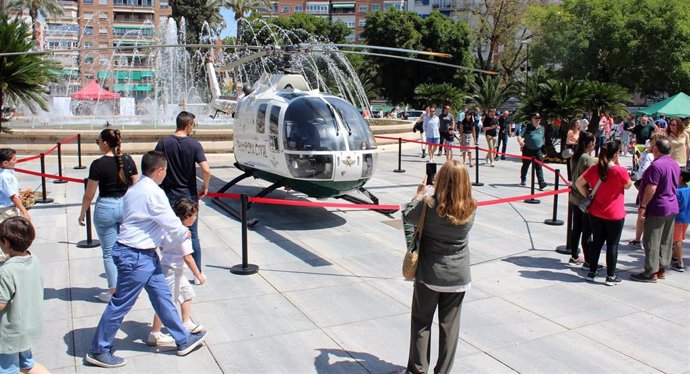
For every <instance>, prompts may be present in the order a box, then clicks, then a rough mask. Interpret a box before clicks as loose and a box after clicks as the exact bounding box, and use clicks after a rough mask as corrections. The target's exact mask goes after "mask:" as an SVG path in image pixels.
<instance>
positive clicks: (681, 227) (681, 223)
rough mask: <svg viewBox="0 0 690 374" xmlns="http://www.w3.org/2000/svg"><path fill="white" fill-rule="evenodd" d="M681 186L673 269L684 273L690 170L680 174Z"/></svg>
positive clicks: (689, 209)
mask: <svg viewBox="0 0 690 374" xmlns="http://www.w3.org/2000/svg"><path fill="white" fill-rule="evenodd" d="M680 178H681V185H680V186H678V188H677V189H676V196H677V197H678V215H676V224H675V225H674V227H673V256H672V257H673V260H672V261H671V269H673V270H676V271H680V272H683V271H685V263H684V262H683V239H685V233H686V232H687V231H688V224H689V223H690V186H688V182H690V170H688V169H687V168H683V169H682V170H681V172H680Z"/></svg>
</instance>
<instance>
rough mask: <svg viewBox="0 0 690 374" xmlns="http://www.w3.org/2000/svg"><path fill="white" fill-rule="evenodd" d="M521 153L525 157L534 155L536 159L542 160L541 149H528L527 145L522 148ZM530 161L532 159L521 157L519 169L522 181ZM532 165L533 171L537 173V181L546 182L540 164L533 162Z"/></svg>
mask: <svg viewBox="0 0 690 374" xmlns="http://www.w3.org/2000/svg"><path fill="white" fill-rule="evenodd" d="M522 155H523V156H525V157H530V158H531V157H534V158H535V159H537V160H543V159H544V155H543V154H542V153H541V149H529V148H527V147H524V148H522ZM531 163H532V160H529V159H522V168H521V169H520V180H521V181H524V180H526V179H527V171H528V170H529V164H531ZM532 167H533V168H534V171H535V172H536V174H537V181H539V184H540V185H544V184H546V182H544V171H543V170H542V167H541V164H539V163H537V162H535V163H534V164H533V165H532Z"/></svg>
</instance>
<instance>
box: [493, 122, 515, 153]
mask: <svg viewBox="0 0 690 374" xmlns="http://www.w3.org/2000/svg"><path fill="white" fill-rule="evenodd" d="M512 125H513V121H512V120H511V119H510V112H509V111H507V110H506V111H504V112H503V114H502V115H501V116H500V117H498V142H497V143H496V150H497V151H500V152H501V160H505V159H506V147H507V146H508V137H510V136H513V130H512Z"/></svg>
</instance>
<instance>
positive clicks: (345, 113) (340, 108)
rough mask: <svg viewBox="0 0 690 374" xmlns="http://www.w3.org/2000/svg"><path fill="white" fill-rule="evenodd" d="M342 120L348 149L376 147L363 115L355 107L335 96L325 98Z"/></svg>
mask: <svg viewBox="0 0 690 374" xmlns="http://www.w3.org/2000/svg"><path fill="white" fill-rule="evenodd" d="M326 101H328V102H329V103H330V104H331V105H332V106H333V108H335V110H336V112H338V115H339V116H340V118H341V119H342V121H343V124H344V125H345V127H346V128H347V129H348V135H349V136H348V137H347V141H348V145H349V147H350V150H367V149H376V141H375V140H374V136H373V134H372V133H371V131H370V130H369V126H368V125H367V123H366V121H365V120H364V117H362V115H361V114H359V112H358V111H357V109H356V108H355V107H353V106H352V105H350V103H348V102H347V101H345V100H343V99H339V98H336V97H328V98H326Z"/></svg>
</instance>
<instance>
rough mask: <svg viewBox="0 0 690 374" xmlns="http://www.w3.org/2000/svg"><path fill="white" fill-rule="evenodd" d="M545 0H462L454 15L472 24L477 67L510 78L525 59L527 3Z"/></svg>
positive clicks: (537, 3) (534, 4) (529, 36)
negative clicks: (494, 71)
mask: <svg viewBox="0 0 690 374" xmlns="http://www.w3.org/2000/svg"><path fill="white" fill-rule="evenodd" d="M546 3H547V1H545V0H481V1H471V0H465V1H464V6H462V7H461V8H460V9H459V10H458V11H457V12H456V15H457V16H458V17H459V18H460V19H462V20H464V21H466V22H467V23H468V24H470V25H472V26H473V27H472V29H473V31H474V33H473V40H472V42H473V43H472V49H473V51H474V54H475V57H476V58H475V61H476V63H477V66H478V67H479V68H480V69H484V70H497V71H500V72H502V74H503V75H504V77H505V78H506V79H510V77H512V76H513V74H514V73H515V71H516V70H517V69H518V68H519V67H520V66H522V65H523V64H524V63H525V61H526V59H527V54H526V48H525V46H524V44H522V41H527V40H529V39H530V38H531V37H532V35H531V33H530V30H529V29H527V28H525V22H526V21H525V17H526V16H527V15H528V11H529V9H530V8H531V7H541V6H544V5H545V4H546Z"/></svg>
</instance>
